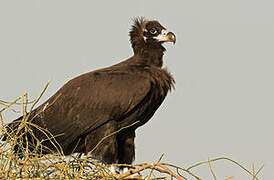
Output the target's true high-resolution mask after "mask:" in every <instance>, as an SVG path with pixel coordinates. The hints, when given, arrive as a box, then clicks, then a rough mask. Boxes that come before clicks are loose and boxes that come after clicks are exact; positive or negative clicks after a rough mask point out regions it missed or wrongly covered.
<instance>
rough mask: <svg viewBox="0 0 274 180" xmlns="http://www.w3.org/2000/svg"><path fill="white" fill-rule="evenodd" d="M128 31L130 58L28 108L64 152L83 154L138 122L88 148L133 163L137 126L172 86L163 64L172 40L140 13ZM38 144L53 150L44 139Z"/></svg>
mask: <svg viewBox="0 0 274 180" xmlns="http://www.w3.org/2000/svg"><path fill="white" fill-rule="evenodd" d="M129 35H130V41H131V44H132V48H133V51H134V55H133V56H132V57H130V58H129V59H127V60H125V61H122V62H120V63H118V64H116V65H113V66H110V67H107V68H103V69H99V70H96V71H92V72H89V73H86V74H83V75H81V76H78V77H76V78H74V79H72V80H70V81H69V82H68V83H66V84H65V85H64V86H63V87H62V88H61V89H59V90H58V91H57V92H56V94H55V95H53V96H52V97H51V98H49V99H48V100H47V101H46V102H45V103H44V104H42V105H40V106H39V107H37V108H36V109H35V110H34V111H33V112H31V114H30V118H29V119H33V120H32V123H34V124H37V125H39V126H41V127H42V128H45V129H47V130H48V131H49V132H50V133H51V134H52V135H59V136H57V137H56V140H57V142H58V143H59V144H60V146H61V149H62V151H63V152H64V154H65V155H69V154H71V153H73V152H79V153H88V152H90V151H91V150H92V149H94V147H95V146H96V145H97V144H98V142H99V141H100V140H101V139H102V138H103V137H105V136H107V135H109V134H110V133H113V132H115V131H117V130H119V129H121V128H122V127H125V126H128V125H131V124H132V123H134V122H136V121H139V122H138V123H137V124H135V125H134V126H132V127H130V128H127V129H124V130H122V131H121V132H119V133H118V134H115V135H113V136H110V137H108V138H107V139H105V140H104V141H103V142H102V143H101V144H100V145H99V146H98V147H97V148H96V149H95V150H94V151H93V152H92V155H93V156H94V157H95V158H97V159H100V160H102V161H103V162H105V163H132V161H133V160H134V154H135V152H134V138H135V130H136V128H138V127H140V126H141V125H143V124H145V123H146V122H147V121H148V120H149V119H150V118H151V117H152V116H153V114H154V113H155V111H156V110H157V109H158V107H159V106H160V105H161V103H162V102H163V100H164V99H165V97H166V95H167V93H168V91H170V90H171V88H172V87H173V85H174V80H173V78H172V76H171V75H170V73H169V72H168V71H167V70H166V69H163V68H162V64H163V59H162V58H163V54H164V51H165V48H164V47H163V46H162V43H163V42H167V41H170V42H174V43H175V35H174V34H173V33H171V32H169V33H167V31H166V30H165V28H164V27H163V26H162V25H161V24H160V23H159V22H158V21H147V20H144V19H143V18H137V19H135V20H134V24H133V26H132V29H131V31H130V33H129ZM20 119H22V117H21V118H18V119H17V121H20ZM18 124H19V122H17V123H12V124H10V125H9V126H8V131H9V132H10V131H11V130H15V129H17V128H18ZM33 132H34V134H35V135H36V136H37V137H38V139H40V140H41V139H43V138H45V136H44V135H43V134H42V133H41V132H40V131H38V130H37V129H34V128H33ZM6 138H7V137H5V138H4V140H5V139H6ZM29 141H30V140H29ZM43 144H44V145H45V146H46V147H48V148H50V149H51V150H52V151H56V149H55V147H54V146H53V145H52V144H51V143H49V141H44V142H43ZM15 151H18V147H17V148H16V149H15ZM43 153H44V154H47V153H50V151H47V150H44V152H43Z"/></svg>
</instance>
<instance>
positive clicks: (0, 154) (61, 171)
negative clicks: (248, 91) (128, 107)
mask: <svg viewBox="0 0 274 180" xmlns="http://www.w3.org/2000/svg"><path fill="white" fill-rule="evenodd" d="M48 85H49V82H48V83H47V84H46V87H45V88H44V90H43V91H42V93H41V95H40V96H39V97H38V98H37V99H36V100H35V101H33V102H30V101H29V100H28V95H27V94H24V95H22V96H21V97H19V98H17V99H16V100H14V101H13V102H5V101H1V100H0V120H1V126H0V129H1V132H2V133H1V135H0V138H1V139H2V138H3V136H4V134H6V135H7V139H6V141H4V142H0V158H1V160H0V178H1V179H127V178H128V179H129V178H130V177H131V176H132V174H135V173H137V174H138V173H139V174H141V175H142V176H139V177H138V176H136V177H134V179H169V178H170V179H173V178H175V179H187V178H185V177H191V179H197V180H200V179H203V178H202V177H199V176H198V175H196V174H194V173H193V172H192V170H193V169H194V168H197V167H200V166H202V165H205V164H207V165H208V167H209V173H211V175H212V179H217V177H216V175H215V173H214V171H213V169H212V163H214V162H216V161H228V162H230V163H232V164H233V165H235V166H237V167H239V168H240V169H242V170H243V173H244V172H245V173H246V174H247V176H249V177H250V179H252V180H258V177H257V176H258V174H259V173H260V172H261V170H262V168H263V167H261V168H259V169H258V170H257V171H256V170H255V168H254V165H253V168H252V170H248V169H247V168H245V167H243V166H242V165H241V164H239V163H237V162H236V161H234V160H232V159H229V158H226V157H220V158H215V159H208V160H207V161H204V162H199V163H197V164H194V165H192V166H190V167H188V168H183V167H179V166H175V165H172V164H167V163H163V162H161V160H162V157H163V155H162V156H161V157H160V159H159V160H158V161H157V162H156V163H142V164H134V165H124V164H123V165H121V164H116V166H128V167H131V168H132V169H131V170H130V171H128V172H126V173H124V174H119V175H117V174H116V175H115V174H112V173H111V172H110V170H109V168H110V167H109V166H108V165H105V164H102V163H100V162H98V161H96V160H94V159H92V158H91V157H88V156H79V155H77V154H73V155H72V156H69V157H65V156H64V155H63V153H62V151H61V150H59V151H58V152H57V153H56V152H55V153H54V154H51V155H45V156H41V150H42V149H44V148H46V147H43V145H42V144H41V143H42V142H41V141H37V142H36V143H35V144H33V143H27V144H26V145H23V141H24V136H23V133H22V132H28V133H29V134H30V135H31V137H32V138H33V139H37V138H36V137H35V136H34V135H33V133H32V129H33V128H37V129H39V130H40V131H41V132H43V133H44V134H46V135H47V139H49V140H50V141H51V142H52V144H54V145H55V146H56V149H60V148H58V143H57V142H56V141H55V140H54V137H53V136H52V135H50V133H49V132H47V131H46V130H45V129H42V128H40V127H38V126H37V125H35V124H32V123H31V119H29V116H28V113H27V109H28V106H30V110H29V112H30V111H32V110H33V109H34V106H35V105H36V104H37V102H38V101H39V100H40V98H41V96H42V95H43V93H44V92H45V90H46V89H47V87H48ZM15 105H20V106H22V112H23V120H22V121H21V122H20V125H19V128H18V130H17V131H11V132H7V130H6V127H7V124H6V123H4V119H3V116H2V114H3V112H4V111H6V110H11V111H14V112H17V111H16V110H15V109H14V106H15ZM124 128H126V127H124ZM117 132H118V131H117ZM117 132H115V133H117ZM115 133H112V134H110V135H109V136H111V135H113V134H115ZM109 136H108V137H109ZM105 138H107V137H105ZM105 138H104V139H105ZM104 139H102V141H103V140H104ZM37 140H38V139H37ZM45 140H46V139H45ZM42 141H43V140H42ZM16 145H17V146H18V148H19V149H20V150H21V152H22V153H21V156H22V157H23V158H19V154H15V153H14V151H13V150H14V148H16ZM30 148H31V149H34V150H33V151H30ZM231 179H232V180H233V179H234V176H231V177H228V178H227V179H226V180H231Z"/></svg>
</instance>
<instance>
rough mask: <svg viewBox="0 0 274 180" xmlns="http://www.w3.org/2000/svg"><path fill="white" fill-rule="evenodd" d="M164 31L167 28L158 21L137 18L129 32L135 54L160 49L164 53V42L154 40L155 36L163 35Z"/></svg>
mask: <svg viewBox="0 0 274 180" xmlns="http://www.w3.org/2000/svg"><path fill="white" fill-rule="evenodd" d="M162 29H165V28H164V27H163V26H162V25H161V24H160V23H159V22H158V21H155V20H151V21H149V20H146V19H144V18H143V17H138V18H135V19H134V20H133V25H132V27H131V30H130V32H129V36H130V42H131V45H132V48H133V51H134V54H138V53H143V52H144V51H146V50H148V49H158V50H161V51H162V52H164V51H165V48H164V47H163V46H162V42H157V41H156V40H155V39H153V36H156V35H157V34H159V33H161V30H162ZM155 30H156V31H155ZM153 31H154V32H153Z"/></svg>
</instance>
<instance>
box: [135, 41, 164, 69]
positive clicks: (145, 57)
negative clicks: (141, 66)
mask: <svg viewBox="0 0 274 180" xmlns="http://www.w3.org/2000/svg"><path fill="white" fill-rule="evenodd" d="M164 51H165V48H164V47H163V46H161V45H160V46H159V47H157V48H155V47H144V48H141V49H138V50H137V49H134V56H137V57H139V58H138V59H139V60H140V61H141V62H142V63H145V64H146V65H153V66H157V67H162V66H163V55H164Z"/></svg>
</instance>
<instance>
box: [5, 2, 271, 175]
mask: <svg viewBox="0 0 274 180" xmlns="http://www.w3.org/2000/svg"><path fill="white" fill-rule="evenodd" d="M136 16H144V17H146V18H148V19H157V20H159V21H160V22H161V24H162V25H163V26H165V27H166V28H167V29H168V30H170V31H172V32H174V33H175V34H176V36H177V43H176V44H175V45H174V46H173V45H172V44H166V45H165V47H166V48H167V52H166V54H165V56H164V62H165V66H167V67H168V69H169V71H170V72H171V73H172V74H173V75H174V78H175V80H176V90H175V91H173V92H172V93H170V94H169V95H168V96H167V98H166V100H165V102H164V103H163V104H162V106H161V107H160V108H159V109H158V111H157V113H156V114H155V115H154V117H153V118H152V119H151V121H149V122H148V123H147V124H146V125H144V126H143V127H141V128H139V129H138V130H137V138H136V151H137V154H136V161H135V162H136V163H141V162H155V161H157V160H158V158H159V157H160V155H161V154H162V153H163V152H165V153H166V154H165V156H164V158H163V161H164V162H169V163H172V164H176V165H178V166H182V167H187V166H189V165H192V164H194V163H196V162H199V161H204V160H207V159H208V157H210V158H216V157H222V156H225V157H229V158H232V159H234V160H236V161H238V162H239V163H241V164H243V165H245V166H246V167H247V168H248V169H250V170H251V169H252V163H253V162H254V163H255V168H257V169H258V168H259V167H260V166H261V165H263V164H264V165H265V167H264V169H263V171H262V172H261V175H260V176H259V177H260V178H261V179H266V180H270V179H274V155H273V154H274V141H273V138H274V131H273V130H274V1H273V0H226V1H224V0H191V1H186V0H180V1H179V0H178V1H166V0H165V1H160V0H158V1H154V0H150V1H148V0H141V1H137V0H136V1H130V0H128V1H106V0H102V1H92V0H77V1H76V0H74V1H71V0H44V1H41V0H24V1H23V0H16V1H15V0H1V1H0V78H1V85H0V99H1V100H5V101H12V100H14V99H15V98H16V97H18V96H20V95H22V94H23V93H25V92H28V93H29V95H30V97H31V99H34V98H36V97H37V96H38V95H39V94H40V92H41V91H42V89H43V88H44V85H45V84H46V82H47V81H48V79H49V78H53V80H52V82H51V84H50V86H49V88H48V90H47V92H46V94H45V95H44V96H43V98H42V100H41V103H42V102H44V101H45V100H46V99H47V98H49V97H50V96H51V95H53V94H54V93H55V92H56V91H57V90H58V89H59V88H60V87H61V86H62V85H63V84H64V83H66V82H67V81H68V80H70V79H72V78H73V77H76V76H78V75H80V74H83V73H85V72H89V71H92V70H95V69H98V68H102V67H105V66H109V65H112V64H115V63H117V62H119V61H121V60H124V59H126V58H128V57H130V56H131V55H132V54H133V52H132V49H131V46H130V43H129V37H128V31H129V29H130V26H131V24H132V21H131V19H132V18H133V17H136ZM18 109H20V107H18ZM19 115H20V114H14V113H12V112H6V113H5V114H4V118H5V120H6V121H7V122H8V121H11V120H12V119H14V118H15V117H18V116H19ZM213 169H214V172H215V173H216V175H217V177H218V179H225V178H228V177H230V176H235V178H234V179H235V180H245V179H251V177H250V176H248V175H247V173H246V172H244V171H242V170H240V169H239V168H238V167H235V166H234V165H232V164H230V163H228V162H226V161H221V162H216V163H214V164H213ZM194 173H196V174H197V175H200V176H201V177H203V178H204V179H213V178H212V176H211V175H210V171H209V168H208V166H207V165H205V166H201V167H198V168H197V169H195V171H194ZM190 179H191V178H190Z"/></svg>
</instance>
